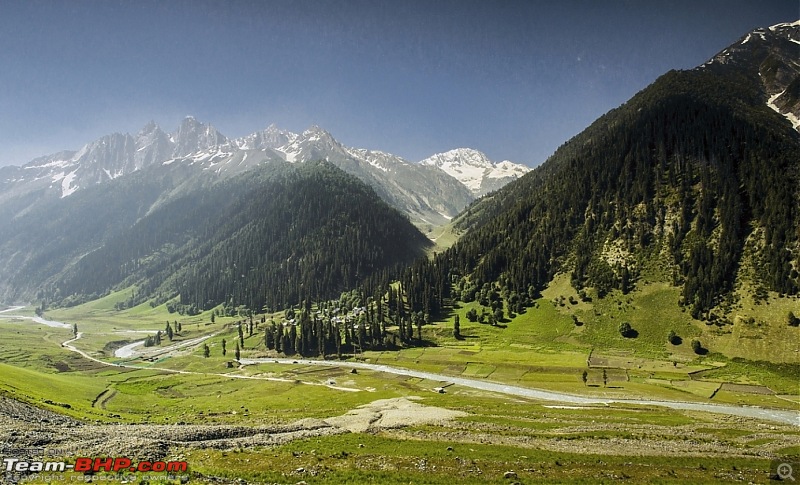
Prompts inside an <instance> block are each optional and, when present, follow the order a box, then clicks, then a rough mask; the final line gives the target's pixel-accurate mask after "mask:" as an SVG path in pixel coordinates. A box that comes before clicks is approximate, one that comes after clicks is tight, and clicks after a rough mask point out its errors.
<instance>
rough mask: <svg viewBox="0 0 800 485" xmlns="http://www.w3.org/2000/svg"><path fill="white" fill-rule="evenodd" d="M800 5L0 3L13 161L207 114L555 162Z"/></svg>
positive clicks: (242, 130)
mask: <svg viewBox="0 0 800 485" xmlns="http://www.w3.org/2000/svg"><path fill="white" fill-rule="evenodd" d="M798 17H800V4H799V3H798V1H797V0H772V1H768V0H759V1H736V0H724V1H702V0H691V1H682V0H678V1H676V0H671V1H668V2H665V1H663V0H660V1H646V0H632V1H623V0H620V1H595V0H592V1H556V0H553V1H547V2H545V1H525V2H514V1H466V0H458V1H441V0H435V1H404V0H391V1H376V0H367V1H321V0H317V1H302V0H300V1H288V0H285V1H224V2H223V1H218V2H210V1H186V2H184V1H177V0H171V1H163V2H162V1H158V2H150V1H142V0H136V1H122V2H120V1H80V0H76V1H28V0H25V1H15V0H3V1H2V2H0V165H5V164H15V165H21V164H24V163H27V162H28V161H29V160H30V159H32V158H33V157H35V156H39V155H44V154H49V153H53V152H56V151H59V150H62V149H73V150H74V149H78V148H80V147H81V146H82V145H83V144H85V143H86V142H89V141H91V140H94V139H96V138H98V137H100V136H102V135H105V134H108V133H112V132H131V133H136V132H137V131H138V130H139V129H140V128H141V127H142V126H144V124H145V123H147V122H148V121H149V120H151V119H152V120H155V121H156V122H157V123H159V124H160V125H161V127H162V128H163V129H164V130H165V131H172V130H174V129H175V128H176V127H177V125H178V124H179V123H180V120H181V119H182V118H183V117H184V116H186V115H188V114H191V115H194V116H195V117H196V118H198V119H199V120H200V121H204V122H211V123H212V124H214V125H215V126H216V127H217V128H218V129H219V130H220V131H221V132H222V133H224V134H225V135H227V136H229V137H238V136H243V135H246V134H248V133H250V132H253V131H256V130H258V129H262V128H265V127H266V126H267V125H269V124H270V123H273V122H274V123H276V124H277V125H278V126H280V127H284V128H286V129H290V130H292V131H302V130H304V129H305V128H306V127H308V126H309V125H311V124H318V125H320V126H322V127H323V128H325V129H327V130H328V131H330V132H331V133H332V134H333V135H334V137H336V138H337V139H339V140H340V141H341V142H343V143H344V144H346V145H349V146H356V147H364V148H373V149H380V150H384V151H389V152H392V153H395V154H397V155H400V156H403V157H405V158H407V159H410V160H415V161H416V160H420V159H422V158H424V157H426V156H428V155H431V154H433V153H435V152H441V151H445V150H449V149H451V148H456V147H472V148H476V149H479V150H482V151H484V152H486V153H487V154H488V155H489V157H490V158H492V159H494V160H498V161H499V160H502V159H510V160H513V161H517V162H522V163H526V164H528V165H531V166H535V165H538V164H539V163H541V162H542V161H543V160H544V159H545V158H546V157H547V156H549V155H550V154H552V152H553V151H554V150H555V149H556V148H557V147H558V146H559V145H560V144H562V143H563V142H564V141H566V140H567V139H569V138H570V137H571V136H573V135H575V134H577V133H578V132H580V131H581V130H582V129H583V128H585V127H586V126H587V125H588V124H589V123H591V122H592V121H593V120H594V119H596V118H597V117H598V116H600V115H602V114H603V113H604V112H606V111H608V110H609V109H611V108H614V107H616V106H618V105H619V104H621V103H622V102H624V101H625V100H627V99H628V98H630V97H631V96H632V95H633V94H635V93H636V92H637V91H639V90H640V89H642V88H644V87H645V86H647V85H648V84H649V83H651V82H652V81H654V80H655V79H656V78H657V77H658V76H659V75H661V74H663V73H664V72H666V71H668V70H669V69H686V68H691V67H694V66H696V65H698V64H701V63H703V62H705V61H706V60H707V59H708V58H710V57H711V56H713V55H714V54H716V53H717V52H719V51H720V50H722V49H723V48H724V47H726V46H727V45H729V44H731V43H733V42H734V41H735V40H736V39H738V38H739V37H741V36H742V35H744V34H745V33H746V32H747V31H749V30H752V29H754V28H757V27H764V26H768V25H772V24H775V23H779V22H786V21H793V20H796V19H797V18H798Z"/></svg>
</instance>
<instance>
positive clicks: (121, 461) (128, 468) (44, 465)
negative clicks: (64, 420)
mask: <svg viewBox="0 0 800 485" xmlns="http://www.w3.org/2000/svg"><path fill="white" fill-rule="evenodd" d="M3 469H4V470H5V471H6V472H34V473H35V472H65V471H75V472H83V473H89V472H102V471H106V472H185V471H186V470H187V469H188V465H187V463H186V462H185V461H133V460H131V459H130V458H127V457H117V458H110V457H109V458H87V457H80V458H76V459H75V464H74V465H72V464H68V463H67V462H64V461H27V460H22V459H19V458H3Z"/></svg>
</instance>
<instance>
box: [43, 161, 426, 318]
mask: <svg viewBox="0 0 800 485" xmlns="http://www.w3.org/2000/svg"><path fill="white" fill-rule="evenodd" d="M429 244H430V243H429V241H428V240H427V239H426V238H425V237H424V236H423V235H422V234H421V233H420V232H419V231H418V230H417V229H416V228H415V227H414V226H413V225H412V224H411V223H410V222H409V221H408V219H407V218H406V217H405V216H403V215H401V214H400V213H399V212H397V210H395V209H393V208H391V207H389V206H388V205H387V204H386V203H384V202H383V201H381V200H380V198H379V197H378V196H377V195H376V194H375V192H374V191H373V190H372V189H371V188H370V187H368V186H366V185H365V184H364V183H362V182H360V181H359V180H357V179H355V178H354V177H353V176H351V175H348V174H346V173H345V172H343V171H342V170H340V169H338V168H336V167H335V166H333V165H332V164H330V163H327V162H317V163H306V164H299V165H292V164H286V163H283V162H280V163H273V164H267V165H265V166H264V167H262V168H261V169H259V170H256V171H254V172H248V173H247V174H244V175H241V176H236V177H233V178H231V179H229V180H226V181H224V182H220V183H217V184H215V185H213V186H212V187H209V188H207V189H205V190H198V191H189V192H187V193H186V194H184V195H182V196H180V197H177V198H174V199H173V200H170V201H168V202H167V203H165V204H163V205H162V206H160V207H159V208H158V209H156V210H154V211H152V212H151V213H150V214H148V215H146V216H145V217H143V218H142V219H140V220H139V221H138V222H137V223H136V224H134V225H133V226H132V227H131V228H130V229H127V230H125V231H122V232H121V233H120V234H119V235H117V236H116V237H114V238H112V239H111V240H109V241H108V242H107V243H106V244H105V245H104V246H103V247H102V248H100V249H98V250H96V251H94V252H92V253H90V254H88V255H86V256H85V257H83V258H82V259H81V260H80V261H79V262H78V263H77V264H76V265H75V266H74V268H72V269H71V270H70V271H69V272H68V273H67V274H66V275H65V276H64V277H63V278H61V279H60V280H59V281H57V282H55V283H54V284H53V285H52V286H51V288H50V289H49V291H50V294H49V296H50V298H52V299H54V300H56V301H62V302H64V303H74V302H76V301H83V300H87V299H93V298H96V297H98V296H100V295H101V294H103V293H105V292H107V291H109V290H110V289H112V288H117V287H126V286H129V285H136V287H137V288H138V294H137V295H135V296H134V298H133V299H132V300H131V303H139V302H141V301H146V300H151V301H152V302H153V303H154V304H155V303H162V302H164V301H167V300H169V299H171V298H173V297H175V296H177V295H180V304H181V305H184V306H185V307H186V308H187V310H188V311H190V312H191V311H194V310H201V309H208V308H212V307H214V306H216V305H219V304H222V303H225V304H229V305H237V306H238V305H246V306H247V307H248V308H251V309H257V310H261V309H263V308H265V307H267V308H284V307H286V306H289V305H295V304H299V303H301V302H303V301H309V302H310V301H316V300H320V299H325V298H331V297H334V296H338V295H339V293H341V292H342V291H344V290H347V289H350V288H353V287H356V286H358V285H361V284H363V283H365V281H367V280H369V279H370V278H373V279H380V280H382V281H386V279H387V277H388V276H387V274H388V273H387V272H388V271H389V269H390V268H393V267H394V266H396V265H400V264H401V263H409V262H410V261H412V260H413V259H415V258H417V257H420V256H421V255H422V254H423V251H424V249H425V247H426V246H427V245H429Z"/></svg>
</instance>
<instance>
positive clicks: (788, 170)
mask: <svg viewBox="0 0 800 485" xmlns="http://www.w3.org/2000/svg"><path fill="white" fill-rule="evenodd" d="M763 30H764V31H765V32H771V35H767V34H765V35H763V36H760V37H759V42H758V43H757V42H755V41H751V45H750V47H747V45H744V46H743V45H742V43H741V41H740V42H737V44H735V46H736V48H735V49H734V48H733V47H732V48H729V49H726V50H725V51H723V52H722V53H721V54H720V55H718V56H717V57H715V58H714V59H712V61H710V62H709V63H706V64H705V65H703V66H701V67H699V68H696V69H694V70H691V71H683V72H677V71H673V72H669V73H667V74H665V75H664V76H662V77H661V78H659V79H658V80H657V81H656V82H654V83H653V84H652V85H651V86H649V87H648V88H646V89H644V90H643V91H641V92H640V93H638V94H637V95H636V96H634V97H633V98H632V99H631V100H630V101H628V102H627V103H625V104H624V105H622V106H621V107H619V108H617V109H615V110H612V111H610V112H609V113H607V114H606V115H604V116H603V117H601V118H600V119H598V120H597V121H596V122H595V123H593V124H592V125H591V126H590V127H589V128H587V129H586V130H585V131H584V132H582V133H581V134H579V135H577V136H576V137H574V138H573V139H571V140H570V141H568V142H567V143H566V144H564V145H563V146H562V147H561V148H560V149H559V150H557V151H556V153H555V154H554V155H553V156H552V157H551V158H550V159H549V160H548V161H547V162H546V163H545V164H543V165H542V166H541V167H539V168H537V169H535V170H534V171H532V172H531V173H529V174H527V175H526V176H524V177H522V178H520V179H519V180H517V181H515V182H512V183H510V184H509V185H507V186H505V187H504V188H503V189H501V190H499V191H498V192H497V193H495V194H494V195H492V196H489V197H487V198H484V199H481V200H479V201H477V202H476V203H474V204H473V205H471V206H470V207H469V208H468V209H467V210H466V211H465V213H464V214H462V216H461V218H460V221H459V226H460V228H461V229H468V230H469V232H468V233H467V234H466V235H465V236H464V237H463V238H462V239H461V240H460V241H459V242H458V243H457V244H456V245H455V246H454V247H453V248H451V249H450V250H448V251H447V252H445V253H443V254H442V255H440V256H439V257H438V258H437V260H436V263H435V264H434V265H433V266H432V267H435V268H436V270H435V271H433V272H428V273H426V272H424V271H422V274H428V275H429V276H428V277H427V278H423V279H417V281H418V283H415V284H414V285H413V286H414V287H415V288H416V289H415V288H412V289H411V291H412V292H414V291H417V290H418V289H419V288H421V287H423V286H427V287H433V286H435V285H434V283H435V281H439V280H441V279H442V274H443V273H444V274H445V275H446V274H448V273H449V274H450V275H451V277H453V276H455V278H456V279H458V278H459V277H460V278H461V283H460V284H458V285H456V290H457V291H461V292H462V294H461V295H458V294H457V295H456V296H465V297H466V298H473V297H474V296H472V295H468V294H467V293H470V292H472V293H474V292H475V290H476V288H480V287H481V285H482V284H484V283H489V282H497V283H499V284H500V286H501V287H504V288H507V289H508V290H510V291H512V292H517V293H518V294H524V295H533V294H536V293H538V292H539V291H540V290H542V289H543V288H545V287H546V286H547V285H548V284H549V283H550V282H551V280H552V279H553V277H554V275H555V274H556V273H558V272H568V273H569V274H570V275H571V280H572V284H573V286H574V287H575V288H577V289H583V288H585V287H592V288H594V289H596V290H597V293H598V294H600V295H603V294H605V293H606V292H608V291H610V290H611V289H614V288H619V289H621V290H622V291H623V292H627V291H629V290H630V289H632V288H633V287H634V286H635V285H636V284H637V280H638V278H639V277H640V275H641V274H642V272H643V271H644V269H645V268H650V272H651V273H652V272H653V271H654V272H655V273H656V274H651V275H649V277H660V278H661V279H662V280H664V281H669V282H670V283H672V284H674V285H678V286H679V287H680V288H681V290H682V298H681V304H682V305H684V306H686V308H687V309H689V310H690V311H691V314H692V315H693V316H694V317H695V318H707V317H708V316H709V312H710V311H711V310H712V309H714V308H716V307H719V306H720V305H724V304H725V303H726V299H727V298H728V297H729V295H730V293H731V290H732V289H733V288H734V285H736V284H737V283H738V278H739V277H740V275H739V270H740V268H741V267H742V265H743V263H744V262H747V263H748V266H750V267H753V268H755V274H754V275H751V281H748V282H747V285H748V288H749V290H748V291H752V292H755V293H758V294H763V293H764V292H766V291H767V290H772V291H775V292H779V293H785V294H795V293H797V291H798V287H800V280H799V279H798V268H800V251H799V250H798V237H799V236H800V204H798V200H799V196H798V187H800V174H799V173H798V172H799V170H800V135H798V132H797V131H796V130H795V129H794V128H793V126H792V123H791V122H790V120H787V116H786V115H785V113H781V112H778V110H776V109H775V108H774V107H773V106H769V102H770V99H771V97H772V96H773V94H772V93H773V92H774V91H775V90H776V89H786V90H790V87H791V86H793V85H795V84H797V83H798V82H800V81H798V80H800V69H798V65H797V61H796V55H792V54H791V52H794V53H795V54H796V47H797V45H796V43H794V41H792V40H791V39H792V37H791V36H792V35H794V36H795V37H798V38H800V35H797V30H798V27H797V25H796V24H784V25H783V26H779V28H776V29H768V30H767V29H763ZM792 49H794V50H792ZM767 71H768V72H769V73H772V74H769V75H767V74H765V72H767ZM776 73H777V74H776ZM778 79H780V82H781V83H783V85H785V86H789V87H788V88H780V87H779V86H778V87H776V86H775V83H776V82H778V81H777V80H778ZM784 105H785V106H786V105H791V103H789V102H786V103H784ZM442 268H445V269H442ZM467 301H469V300H467ZM676 306H677V305H676Z"/></svg>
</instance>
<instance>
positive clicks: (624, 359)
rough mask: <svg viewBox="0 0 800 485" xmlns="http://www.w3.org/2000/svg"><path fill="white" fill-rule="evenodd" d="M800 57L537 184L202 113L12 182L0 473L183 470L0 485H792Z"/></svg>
mask: <svg viewBox="0 0 800 485" xmlns="http://www.w3.org/2000/svg"><path fill="white" fill-rule="evenodd" d="M799 39H800V22H792V23H781V24H776V25H773V26H772V27H768V28H760V29H756V30H753V31H751V32H749V33H748V34H746V35H745V36H743V37H742V38H740V39H738V40H737V41H735V42H734V43H733V44H730V46H729V47H727V48H725V49H723V50H722V51H720V52H719V53H718V54H716V55H715V56H713V57H712V58H710V59H709V60H708V61H707V62H705V63H703V64H701V65H699V66H697V67H695V68H693V69H687V70H680V71H678V70H671V71H669V72H666V73H664V74H663V75H661V76H660V77H658V78H657V79H656V80H655V81H654V82H652V84H650V85H649V86H647V87H646V88H644V89H642V90H641V91H640V92H638V93H637V94H635V95H634V96H633V97H631V98H630V99H629V100H628V101H626V102H624V103H622V104H621V105H619V107H617V108H614V109H612V110H610V111H608V112H607V113H606V114H604V115H602V116H601V117H600V118H598V119H597V120H596V121H594V122H593V123H591V124H590V125H589V126H588V127H586V129H585V130H583V131H581V132H580V133H578V134H577V135H575V136H573V137H572V138H571V139H569V140H567V141H566V142H564V143H563V144H562V145H561V146H560V147H559V148H558V149H557V150H556V151H555V152H554V153H553V154H552V156H550V157H549V158H548V159H547V160H546V161H544V162H543V163H542V164H541V165H539V166H538V167H536V168H534V169H530V168H529V167H527V166H524V165H518V164H515V163H513V162H509V161H507V160H505V161H502V162H493V161H492V160H490V159H489V157H488V156H486V155H485V154H484V153H482V152H480V151H478V150H474V149H469V148H457V149H452V150H449V151H444V152H441V153H438V154H436V155H433V156H430V157H428V158H425V159H423V160H422V161H421V162H410V161H408V160H405V159H403V158H402V157H399V156H395V155H392V154H390V153H387V152H384V151H379V150H374V149H366V148H354V147H350V146H346V145H344V144H342V143H340V142H339V141H338V140H336V139H334V137H333V136H332V135H331V134H330V133H329V132H327V131H325V130H324V129H322V128H320V127H319V126H316V125H313V126H311V127H310V128H308V129H307V130H305V131H303V132H302V133H292V132H290V131H287V130H281V129H278V128H277V127H276V126H275V125H271V126H270V127H269V128H267V129H265V130H261V131H257V132H254V133H252V134H250V135H247V136H244V137H240V138H228V137H226V136H225V135H223V134H222V133H220V132H219V131H217V129H216V128H214V127H213V126H212V125H211V124H207V123H201V122H199V121H197V120H196V119H195V118H193V117H186V118H185V119H183V121H182V122H181V124H180V126H179V127H178V128H177V129H176V130H174V131H172V132H170V133H167V132H165V131H162V130H161V128H160V127H158V125H157V124H155V123H149V124H147V125H146V126H145V127H144V128H143V129H142V130H141V131H140V132H139V133H137V134H136V135H135V136H134V135H130V134H119V133H117V134H112V135H107V136H104V137H101V138H99V139H97V140H95V141H93V142H89V143H87V144H85V145H84V146H83V147H82V148H81V149H79V150H76V151H72V150H67V151H62V152H58V153H55V154H52V155H47V156H44V157H40V158H37V159H34V160H33V161H31V162H29V163H28V164H26V165H23V166H20V167H15V166H8V167H2V168H1V169H0V228H2V232H0V301H3V302H5V303H6V305H5V306H2V307H0V443H2V446H3V448H4V457H6V456H12V457H13V456H16V455H14V454H15V453H16V454H17V455H19V456H22V454H34V455H35V456H33V457H34V458H41V457H50V458H54V459H61V460H64V461H67V462H71V461H74V459H75V458H76V456H93V457H107V456H127V457H130V458H132V459H136V460H148V461H164V462H178V463H182V462H186V463H187V464H188V470H185V471H183V473H182V474H180V475H176V476H173V475H168V474H160V475H157V476H154V475H152V474H146V473H140V472H135V473H134V472H132V473H131V475H126V474H125V473H115V472H114V471H112V470H105V471H101V470H98V471H97V473H96V474H87V475H83V473H82V472H75V471H74V470H73V471H67V472H65V473H64V474H62V475H59V476H58V477H59V478H55V479H53V478H52V477H49V478H48V477H43V476H40V475H39V474H35V473H32V471H31V470H11V469H8V468H7V469H6V470H5V472H9V473H6V474H5V475H3V480H5V482H8V483H56V482H58V481H63V480H75V481H77V480H85V481H92V482H94V481H103V480H109V481H110V480H119V481H121V482H125V483H139V484H147V483H155V482H159V483H174V484H177V483H190V482H191V483H236V484H245V483H253V484H260V483H263V484H268V483H269V484H272V483H295V484H308V483H332V484H338V483H359V484H360V483H380V484H392V483H397V484H400V483H431V484H438V483H441V484H445V483H446V484H451V483H454V481H458V482H464V483H509V484H511V483H515V484H521V483H531V482H544V483H565V482H568V483H591V484H594V483H605V482H612V481H619V480H626V481H630V482H632V483H721V482H724V483H727V482H731V481H733V482H743V483H763V482H766V481H768V480H775V479H779V480H782V479H786V478H787V477H786V476H782V475H785V473H783V474H782V472H781V470H784V471H785V467H784V468H779V465H781V464H795V463H797V464H798V468H797V469H796V470H800V131H798V130H799V129H798V126H797V123H796V120H797V117H798V116H800V94H798V93H800V62H798V59H797V55H796V53H797V44H800V40H799ZM26 456H27V455H26ZM12 459H13V458H12ZM12 471H19V472H22V473H21V475H13V474H11V473H10V472H12ZM127 471H128V470H116V472H127ZM776 477H777V478H776Z"/></svg>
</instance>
